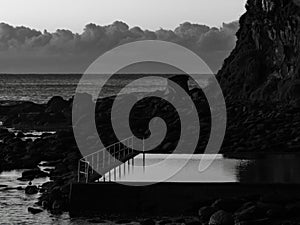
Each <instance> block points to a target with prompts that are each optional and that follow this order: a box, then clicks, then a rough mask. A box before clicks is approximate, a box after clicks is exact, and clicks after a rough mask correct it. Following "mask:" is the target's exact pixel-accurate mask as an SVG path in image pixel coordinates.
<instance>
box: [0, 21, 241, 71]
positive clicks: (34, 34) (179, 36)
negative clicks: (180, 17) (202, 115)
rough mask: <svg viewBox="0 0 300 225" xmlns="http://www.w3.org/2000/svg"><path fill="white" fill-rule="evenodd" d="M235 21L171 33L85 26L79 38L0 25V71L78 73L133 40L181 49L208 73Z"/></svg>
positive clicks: (230, 40) (231, 40) (229, 43)
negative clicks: (205, 66) (201, 61)
mask: <svg viewBox="0 0 300 225" xmlns="http://www.w3.org/2000/svg"><path fill="white" fill-rule="evenodd" d="M238 27H239V26H238V22H232V23H228V24H226V23H224V24H223V25H222V27H220V28H210V27H208V26H206V25H200V24H191V23H189V22H186V23H183V24H181V25H179V26H178V27H177V28H176V29H175V30H165V29H162V28H161V29H160V30H157V31H149V30H143V29H141V28H140V27H133V28H130V27H129V26H128V25H127V24H126V23H123V22H120V21H116V22H114V23H113V24H111V25H107V26H100V25H96V24H92V23H91V24H88V25H86V26H85V28H84V29H83V32H82V33H81V34H77V33H73V32H72V31H70V30H64V29H59V30H57V31H56V32H54V33H49V32H48V31H46V30H45V31H43V32H40V31H37V30H34V29H30V28H28V27H23V26H20V27H13V26H11V25H9V24H5V23H0V72H1V73H30V72H34V73H43V72H46V73H60V72H61V73H82V72H84V70H85V69H86V68H87V67H88V65H89V64H90V63H92V62H93V60H95V59H96V58H97V57H98V56H99V55H101V54H103V53H104V52H105V51H107V50H110V49H112V48H114V47H116V46H118V45H120V44H124V43H128V42H132V41H137V40H164V41H171V42H175V43H178V44H180V45H183V46H185V47H187V48H189V49H191V50H192V51H194V52H195V53H196V54H198V55H199V56H200V57H202V58H203V59H204V60H205V61H206V62H207V63H208V65H209V66H210V67H211V68H212V70H213V71H216V70H218V69H219V68H220V66H221V65H222V62H223V60H224V58H225V57H226V56H228V54H229V53H230V51H231V50H232V49H233V48H234V46H235V41H236V38H235V33H236V31H237V30H238Z"/></svg>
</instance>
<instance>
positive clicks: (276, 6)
mask: <svg viewBox="0 0 300 225" xmlns="http://www.w3.org/2000/svg"><path fill="white" fill-rule="evenodd" d="M246 9H247V12H246V13H245V14H244V15H243V16H242V17H241V18H240V29H239V31H238V32H237V38H238V40H237V44H236V47H235V49H234V50H233V51H232V53H231V55H230V56H229V57H228V58H227V59H226V60H225V62H224V65H223V67H222V69H221V70H220V71H219V73H218V75H219V78H220V83H221V85H222V87H223V90H224V92H225V94H226V95H227V96H232V97H234V98H244V99H249V100H267V101H269V100H272V101H284V102H288V103H293V104H296V105H300V54H299V53H300V52H299V51H300V1H299V0H248V2H247V4H246Z"/></svg>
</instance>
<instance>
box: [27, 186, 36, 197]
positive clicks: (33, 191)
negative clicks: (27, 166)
mask: <svg viewBox="0 0 300 225" xmlns="http://www.w3.org/2000/svg"><path fill="white" fill-rule="evenodd" d="M38 192H39V189H38V187H37V186H35V185H29V186H27V187H26V188H25V194H27V195H34V194H37V193H38Z"/></svg>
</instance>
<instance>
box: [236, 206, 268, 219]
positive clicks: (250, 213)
mask: <svg viewBox="0 0 300 225" xmlns="http://www.w3.org/2000/svg"><path fill="white" fill-rule="evenodd" d="M235 216H236V219H237V220H238V221H247V220H255V219H260V218H263V217H264V216H265V215H264V213H263V212H262V210H261V209H259V208H258V207H257V206H255V205H253V206H250V207H249V208H246V209H243V210H239V211H238V212H237V213H235Z"/></svg>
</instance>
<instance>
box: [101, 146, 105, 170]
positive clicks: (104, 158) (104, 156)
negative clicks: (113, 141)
mask: <svg viewBox="0 0 300 225" xmlns="http://www.w3.org/2000/svg"><path fill="white" fill-rule="evenodd" d="M102 161H103V162H102V164H103V165H102V167H103V168H105V149H103V159H102Z"/></svg>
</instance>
